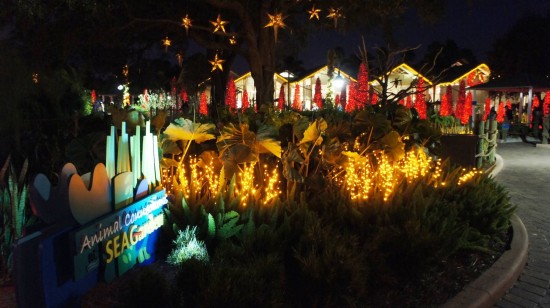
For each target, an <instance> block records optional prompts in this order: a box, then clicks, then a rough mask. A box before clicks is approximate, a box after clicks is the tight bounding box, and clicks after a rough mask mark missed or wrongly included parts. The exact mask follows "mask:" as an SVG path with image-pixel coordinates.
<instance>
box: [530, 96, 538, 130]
mask: <svg viewBox="0 0 550 308" xmlns="http://www.w3.org/2000/svg"><path fill="white" fill-rule="evenodd" d="M539 106H540V101H539V98H538V97H537V96H536V95H535V97H533V105H532V106H531V119H530V120H529V122H531V124H530V125H529V126H531V127H532V126H533V119H534V118H533V114H534V113H535V108H538V107H539Z"/></svg>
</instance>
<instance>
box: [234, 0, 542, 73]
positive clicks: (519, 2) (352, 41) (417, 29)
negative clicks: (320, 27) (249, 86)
mask: <svg viewBox="0 0 550 308" xmlns="http://www.w3.org/2000/svg"><path fill="white" fill-rule="evenodd" d="M473 2H474V4H470V1H468V0H447V6H446V10H445V13H444V15H443V16H442V17H441V18H440V19H439V20H438V21H437V22H436V23H435V24H433V25H426V24H423V23H421V22H420V21H419V19H418V18H417V16H416V13H411V14H408V16H407V18H406V19H405V20H404V21H403V22H404V23H403V25H402V26H400V27H399V28H398V30H397V35H396V39H397V40H398V42H399V43H400V44H402V46H403V47H414V46H417V45H422V47H421V48H420V49H419V50H418V51H417V52H416V53H417V57H416V59H420V58H422V56H423V55H424V51H425V47H426V46H428V45H429V44H430V43H432V42H433V41H436V40H437V41H440V42H441V43H444V42H445V41H446V40H447V39H452V40H454V41H455V42H456V43H457V45H458V47H459V48H467V49H471V50H472V51H473V52H474V54H475V56H476V58H477V60H478V61H479V62H480V63H481V62H485V61H487V52H488V51H489V50H491V47H492V44H493V42H494V41H495V39H497V38H499V37H501V36H503V35H504V34H506V32H507V31H508V29H509V28H510V27H511V26H512V25H514V23H515V22H516V21H517V20H519V19H520V18H521V17H522V16H524V15H525V14H527V13H529V12H548V11H550V0H475V1H473ZM362 36H364V38H365V41H366V44H367V47H368V48H369V49H370V48H372V46H374V45H383V44H384V43H383V42H382V41H380V39H379V35H377V34H373V33H370V34H366V33H359V32H352V33H347V34H342V35H336V34H333V33H328V32H321V31H320V32H317V33H315V34H312V35H311V36H310V40H309V43H308V44H307V47H306V48H304V49H303V51H302V54H301V55H300V59H301V60H302V61H303V63H304V67H305V68H311V67H315V66H318V65H322V64H324V63H325V62H326V54H327V51H328V49H329V48H334V47H338V46H341V47H343V48H344V50H346V55H351V54H357V51H358V47H359V46H360V45H361V44H362V43H361V37H362ZM239 63H240V61H239Z"/></svg>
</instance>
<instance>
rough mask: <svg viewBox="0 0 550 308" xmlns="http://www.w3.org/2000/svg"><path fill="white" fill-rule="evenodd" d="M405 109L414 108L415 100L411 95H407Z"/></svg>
mask: <svg viewBox="0 0 550 308" xmlns="http://www.w3.org/2000/svg"><path fill="white" fill-rule="evenodd" d="M405 107H407V108H409V109H411V108H412V107H413V100H412V97H411V96H410V95H407V98H406V99H405Z"/></svg>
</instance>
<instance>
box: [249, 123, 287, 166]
mask: <svg viewBox="0 0 550 308" xmlns="http://www.w3.org/2000/svg"><path fill="white" fill-rule="evenodd" d="M276 136H277V130H276V128H275V127H273V126H267V125H262V126H260V128H259V129H258V133H257V134H256V144H255V149H256V152H257V153H272V154H273V155H275V156H277V157H278V158H281V142H280V141H278V140H276V139H275V137H276Z"/></svg>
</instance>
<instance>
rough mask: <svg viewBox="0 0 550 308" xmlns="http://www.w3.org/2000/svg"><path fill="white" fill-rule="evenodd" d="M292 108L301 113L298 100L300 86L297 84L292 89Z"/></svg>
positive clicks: (300, 104) (300, 103)
mask: <svg viewBox="0 0 550 308" xmlns="http://www.w3.org/2000/svg"><path fill="white" fill-rule="evenodd" d="M292 108H293V109H295V110H298V111H302V100H301V99H300V85H299V84H297V85H296V88H295V89H294V101H292Z"/></svg>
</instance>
